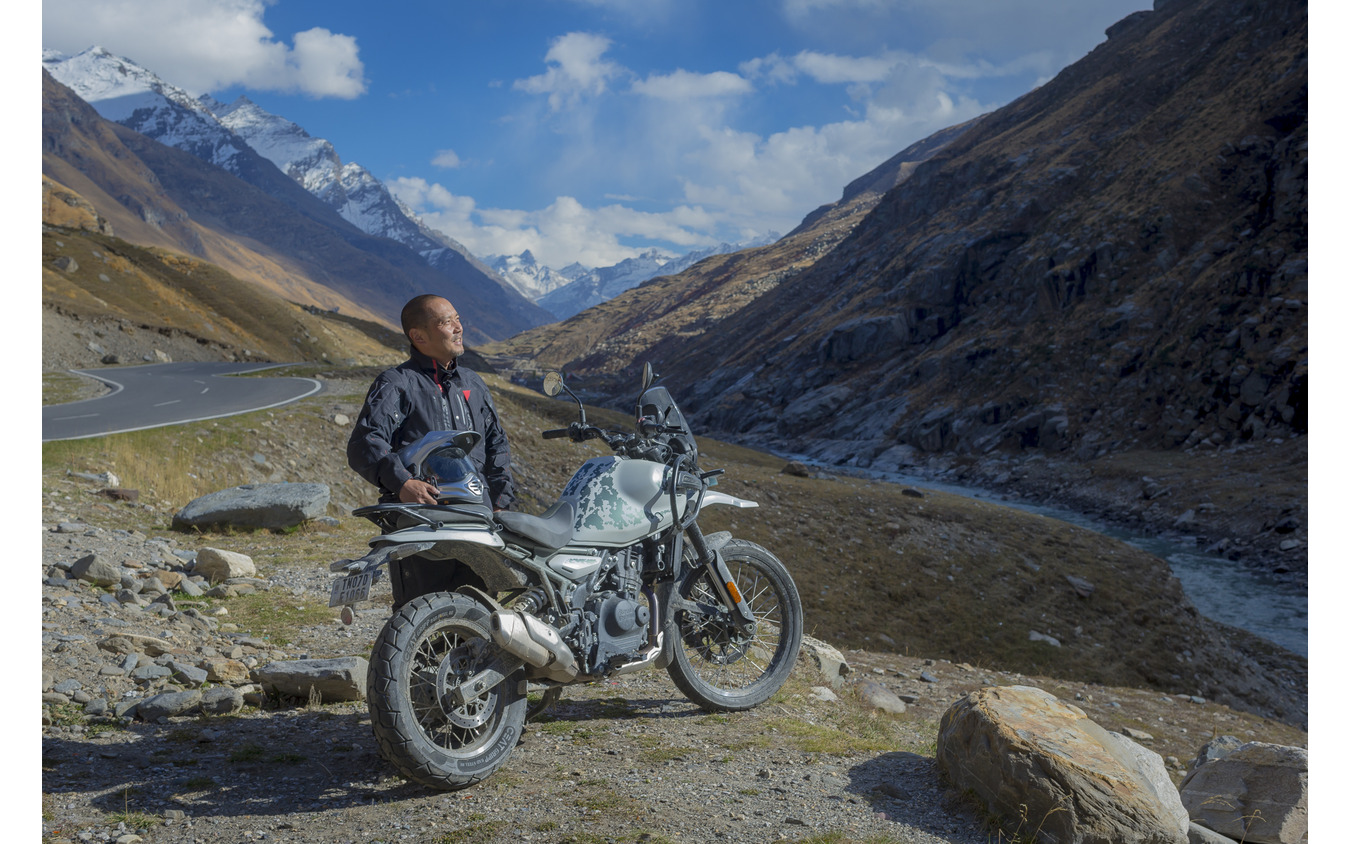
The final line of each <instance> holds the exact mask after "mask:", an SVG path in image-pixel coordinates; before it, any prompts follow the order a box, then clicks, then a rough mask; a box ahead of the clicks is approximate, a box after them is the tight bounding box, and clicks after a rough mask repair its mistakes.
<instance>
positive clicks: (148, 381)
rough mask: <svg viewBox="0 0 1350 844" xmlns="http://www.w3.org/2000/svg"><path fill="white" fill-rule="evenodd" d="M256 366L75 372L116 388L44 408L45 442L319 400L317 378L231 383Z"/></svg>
mask: <svg viewBox="0 0 1350 844" xmlns="http://www.w3.org/2000/svg"><path fill="white" fill-rule="evenodd" d="M269 368H271V367H270V366H269V365H266V364H263V365H260V364H256V363H156V364H148V365H146V366H120V367H109V368H107V369H92V370H72V371H74V372H79V373H80V374H82V375H88V376H90V377H91V378H97V379H98V380H100V381H103V382H104V383H106V384H108V385H109V386H110V387H112V392H111V393H108V394H106V395H102V396H99V397H98V398H96V399H85V400H84V401H77V402H70V403H68V404H53V405H47V406H46V407H43V408H42V441H43V442H47V441H49V440H77V439H82V438H84V437H98V436H103V435H104V434H120V433H124V432H126V431H139V430H142V429H144V428H158V427H161V426H163V425H175V424H179V423H182V422H197V421H200V420H203V419H216V418H219V417H221V416H232V415H234V414H236V413H247V412H249V411H251V410H265V409H266V408H269V407H278V406H280V405H283V404H288V403H290V402H293V401H295V400H296V399H301V398H304V397H305V396H310V395H313V394H314V393H317V392H318V391H319V390H321V389H323V385H322V384H321V383H319V382H318V381H315V380H314V379H312V378H293V377H287V378H225V377H222V376H225V375H231V374H237V373H241V372H257V371H259V370H263V369H269Z"/></svg>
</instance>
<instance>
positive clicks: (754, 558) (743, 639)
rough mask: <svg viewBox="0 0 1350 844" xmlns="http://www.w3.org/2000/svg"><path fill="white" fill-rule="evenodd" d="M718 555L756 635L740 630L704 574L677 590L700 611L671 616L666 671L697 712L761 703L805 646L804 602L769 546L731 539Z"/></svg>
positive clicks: (777, 686) (783, 678)
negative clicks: (701, 709)
mask: <svg viewBox="0 0 1350 844" xmlns="http://www.w3.org/2000/svg"><path fill="white" fill-rule="evenodd" d="M721 550H722V558H723V559H724V560H726V564H727V568H728V569H729V570H730V572H731V576H732V577H733V578H735V580H736V586H737V588H738V589H739V590H740V592H741V595H742V596H743V597H744V598H745V602H746V604H747V605H748V606H749V607H750V611H751V612H752V613H754V616H755V629H754V632H753V633H745V632H742V631H741V630H740V629H739V628H738V627H737V626H736V625H735V623H734V622H733V621H732V613H731V611H730V610H729V609H728V608H727V607H725V606H723V605H722V602H721V600H720V598H719V597H718V592H717V590H716V589H715V588H714V586H713V583H712V581H711V580H710V579H709V577H710V573H709V572H708V571H707V570H704V571H702V572H700V573H699V574H698V576H697V577H694V578H691V579H689V580H687V581H686V582H685V583H684V584H683V585H682V586H681V588H680V590H679V591H680V597H682V598H683V599H684V600H685V601H688V602H691V603H693V604H695V605H697V606H698V607H699V608H700V609H698V610H691V609H677V610H675V612H674V613H673V615H672V619H671V622H670V625H669V627H668V628H667V631H666V647H667V648H670V649H671V653H670V662H669V665H668V667H667V669H666V670H667V671H668V672H669V674H670V678H671V679H672V680H673V681H675V685H676V686H678V687H679V689H680V691H682V692H684V694H685V696H686V697H688V698H689V699H690V700H692V701H693V702H694V703H696V704H698V705H699V706H700V707H702V708H704V709H711V710H721V711H736V710H742V709H750V708H751V707H753V706H758V705H759V704H761V703H763V702H764V701H766V700H768V699H769V697H770V696H771V695H773V693H774V692H776V691H778V690H779V689H780V688H782V686H783V683H785V682H786V681H787V678H788V674H789V673H790V672H791V671H792V666H793V664H794V663H795V662H796V661H797V651H798V650H799V649H800V648H801V644H802V602H801V598H800V597H798V595H797V586H796V584H794V583H793V582H792V575H790V574H788V570H787V568H786V567H785V566H784V565H783V564H782V563H781V562H779V560H778V558H777V557H775V556H774V555H773V554H771V553H769V552H768V551H767V550H766V549H764V548H762V547H760V546H759V545H756V544H755V543H753V542H746V541H744V540H740V539H733V540H731V541H729V542H727V544H725V545H723V546H722V549H721Z"/></svg>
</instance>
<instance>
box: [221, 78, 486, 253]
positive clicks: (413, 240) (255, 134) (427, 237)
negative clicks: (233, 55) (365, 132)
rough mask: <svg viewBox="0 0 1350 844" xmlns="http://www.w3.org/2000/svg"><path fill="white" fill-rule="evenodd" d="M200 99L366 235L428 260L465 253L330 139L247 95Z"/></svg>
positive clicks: (260, 150)
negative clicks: (315, 134)
mask: <svg viewBox="0 0 1350 844" xmlns="http://www.w3.org/2000/svg"><path fill="white" fill-rule="evenodd" d="M200 102H201V103H202V105H204V106H205V107H206V108H208V109H209V110H210V111H211V112H212V113H213V114H215V116H216V117H217V118H218V119H219V120H220V122H221V124H222V125H223V126H225V127H226V128H228V129H230V130H231V131H233V132H234V133H235V134H236V135H238V136H239V137H241V138H243V139H244V140H245V141H246V142H247V143H248V145H249V146H250V147H252V148H253V149H254V150H256V151H257V152H258V154H259V155H261V156H262V157H263V158H266V159H267V160H268V161H271V162H272V163H273V164H275V165H276V166H277V169H279V170H281V172H283V173H285V174H286V175H288V176H290V177H291V178H292V179H295V181H296V182H298V183H299V184H300V185H301V186H303V187H304V188H305V190H307V191H309V192H310V193H312V194H314V195H315V196H317V197H319V198H320V199H322V200H323V201H324V202H326V203H328V204H329V205H331V206H333V208H334V209H336V210H337V212H338V213H339V214H341V215H342V217H343V219H345V220H347V222H349V223H351V224H352V225H354V226H356V227H357V228H358V229H360V230H361V231H363V232H365V233H366V234H373V235H376V236H378V237H387V238H389V239H390V240H396V241H398V242H399V243H402V244H403V245H404V246H407V247H409V248H411V249H413V250H415V251H416V252H418V253H420V254H421V255H422V256H423V257H424V258H427V259H428V263H433V265H434V258H433V257H432V256H429V254H428V253H432V252H437V251H439V250H444V249H452V250H455V251H457V252H460V253H461V254H465V250H464V247H462V246H460V245H459V244H458V243H456V242H455V241H454V240H452V239H450V238H449V237H446V236H445V235H444V234H442V233H440V232H438V231H435V230H434V229H431V228H429V227H428V226H426V224H425V223H423V222H422V220H421V219H419V218H418V217H417V215H416V214H414V213H413V212H412V210H411V209H409V208H408V207H407V206H406V205H404V204H403V203H402V202H400V201H399V200H398V199H397V198H396V197H395V196H394V195H393V194H391V193H390V192H389V189H388V188H386V187H385V186H384V183H383V182H381V181H380V180H379V179H377V178H375V176H374V175H372V174H371V172H370V171H369V170H367V169H366V168H364V167H362V166H361V165H360V164H357V163H356V162H354V161H348V162H343V160H342V157H341V156H340V155H338V152H337V150H336V149H335V148H334V147H333V145H332V143H330V142H329V141H327V140H325V139H323V138H315V137H313V136H311V135H310V134H309V133H308V132H306V131H305V130H304V129H303V128H301V127H300V126H299V125H297V124H295V123H293V122H291V121H290V120H287V119H286V118H284V117H281V116H280V115H276V114H272V113H271V112H269V111H267V110H265V109H263V108H262V107H261V106H259V105H258V104H257V103H254V102H253V101H252V100H250V99H249V98H248V97H240V98H239V99H237V100H235V101H234V102H232V103H230V104H228V105H226V104H224V103H221V102H219V101H217V100H214V99H211V98H210V97H208V96H204V97H202V98H201V100H200Z"/></svg>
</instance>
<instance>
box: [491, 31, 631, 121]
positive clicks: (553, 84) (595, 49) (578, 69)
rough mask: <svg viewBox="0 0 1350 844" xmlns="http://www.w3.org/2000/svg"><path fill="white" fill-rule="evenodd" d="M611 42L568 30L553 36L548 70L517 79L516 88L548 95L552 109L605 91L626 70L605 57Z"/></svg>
mask: <svg viewBox="0 0 1350 844" xmlns="http://www.w3.org/2000/svg"><path fill="white" fill-rule="evenodd" d="M609 45H610V40H609V39H608V38H605V37H604V36H603V35H593V34H591V33H588V32H569V33H568V34H566V35H563V36H561V37H559V38H556V39H554V41H553V44H552V45H551V46H550V47H549V50H548V53H547V54H546V55H545V56H544V61H545V62H547V63H548V64H549V68H548V70H546V71H545V72H544V73H541V74H539V75H538V76H531V77H529V78H527V79H518V80H516V82H515V84H514V86H513V87H514V88H516V89H517V90H521V91H525V92H527V93H530V94H547V95H548V104H549V108H551V109H552V110H553V111H558V110H560V109H562V108H563V107H564V106H571V105H575V104H576V103H577V102H578V101H579V100H580V99H581V98H582V97H583V96H586V95H591V96H595V95H599V94H603V93H604V92H605V88H606V86H607V85H608V84H609V81H610V80H611V79H613V78H615V77H616V76H619V75H621V74H623V73H626V71H624V70H623V68H621V67H620V66H619V65H617V64H615V63H614V62H610V61H605V60H604V59H603V58H602V57H603V56H604V54H605V51H606V50H608V49H609Z"/></svg>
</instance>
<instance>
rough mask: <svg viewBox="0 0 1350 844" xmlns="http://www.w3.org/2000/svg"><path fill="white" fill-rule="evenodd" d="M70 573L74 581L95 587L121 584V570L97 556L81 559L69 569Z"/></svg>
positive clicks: (88, 555) (89, 555) (90, 555)
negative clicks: (81, 581)
mask: <svg viewBox="0 0 1350 844" xmlns="http://www.w3.org/2000/svg"><path fill="white" fill-rule="evenodd" d="M70 573H71V575H72V576H73V577H74V578H75V579H77V580H83V581H86V582H88V583H92V584H94V585H95V586H117V585H119V584H121V582H122V568H121V567H120V566H118V565H117V564H116V563H113V562H110V561H109V560H107V559H106V558H104V557H100V556H99V555H98V554H87V555H85V556H83V557H81V558H80V559H79V560H77V561H76V563H75V565H73V566H71V567H70Z"/></svg>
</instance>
